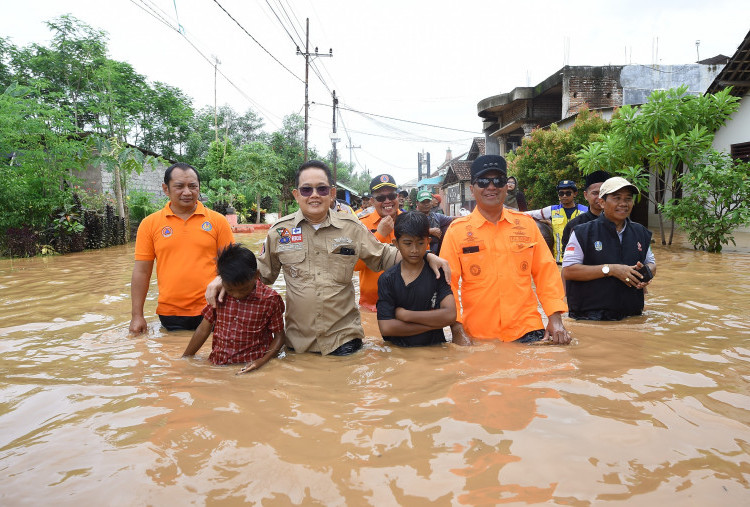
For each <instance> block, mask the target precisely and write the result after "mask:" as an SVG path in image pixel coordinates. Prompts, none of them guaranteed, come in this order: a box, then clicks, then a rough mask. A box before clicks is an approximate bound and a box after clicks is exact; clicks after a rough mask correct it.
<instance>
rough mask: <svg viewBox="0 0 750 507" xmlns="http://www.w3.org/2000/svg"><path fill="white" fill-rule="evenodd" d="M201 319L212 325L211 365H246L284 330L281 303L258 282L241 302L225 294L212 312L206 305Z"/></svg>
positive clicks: (267, 288)
mask: <svg viewBox="0 0 750 507" xmlns="http://www.w3.org/2000/svg"><path fill="white" fill-rule="evenodd" d="M202 315H203V318H204V319H206V320H207V321H209V322H210V323H211V324H214V331H213V332H214V336H213V339H212V341H211V355H209V356H208V359H209V361H211V362H212V363H214V364H230V363H246V362H248V361H255V360H256V359H260V358H261V357H263V356H264V355H266V353H267V352H268V349H269V348H270V346H271V342H272V341H273V333H279V332H281V331H283V329H284V301H282V299H281V296H279V294H278V293H277V292H276V291H275V290H273V289H271V288H270V287H267V286H266V285H264V284H263V283H261V282H260V281H258V282H257V283H256V285H255V290H253V292H251V293H250V295H248V296H247V297H245V298H242V299H236V298H233V297H232V296H230V295H229V294H227V295H225V296H224V302H223V303H219V304H218V306H217V307H216V308H214V307H212V306H211V305H206V307H205V308H204V309H203V313H202Z"/></svg>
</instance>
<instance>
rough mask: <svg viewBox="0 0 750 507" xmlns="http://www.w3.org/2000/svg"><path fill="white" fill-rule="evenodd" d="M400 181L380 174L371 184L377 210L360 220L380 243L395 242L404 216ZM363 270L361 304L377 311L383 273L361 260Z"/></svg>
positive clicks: (360, 279) (360, 274) (373, 206)
mask: <svg viewBox="0 0 750 507" xmlns="http://www.w3.org/2000/svg"><path fill="white" fill-rule="evenodd" d="M397 189H398V187H397V186H396V181H395V180H394V179H393V176H391V175H390V174H379V175H377V176H375V177H374V178H373V179H372V181H371V182H370V191H371V192H372V198H371V199H370V206H371V207H372V208H374V209H373V211H371V212H370V213H366V214H364V215H362V216H360V217H359V219H360V221H361V222H362V223H363V224H364V225H365V227H367V229H368V230H369V231H370V232H372V233H373V234H374V235H375V237H376V238H377V240H378V241H380V242H381V243H386V244H388V245H390V244H392V243H393V240H394V239H395V238H396V236H395V235H394V234H393V223H394V222H393V221H394V220H395V218H396V215H398V214H399V213H401V211H400V210H399V209H398V194H397V193H396V190H397ZM354 270H355V271H359V305H360V306H362V307H364V308H367V309H368V310H370V311H373V312H374V311H375V303H377V302H378V278H380V274H381V273H382V271H377V272H376V271H373V270H371V269H370V268H368V267H367V266H366V265H365V263H364V262H362V261H361V260H360V261H358V262H357V265H356V266H354Z"/></svg>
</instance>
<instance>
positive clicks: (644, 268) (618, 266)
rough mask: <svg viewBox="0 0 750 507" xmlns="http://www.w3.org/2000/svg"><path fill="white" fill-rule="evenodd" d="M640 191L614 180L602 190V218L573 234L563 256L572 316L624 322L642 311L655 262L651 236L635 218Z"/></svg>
mask: <svg viewBox="0 0 750 507" xmlns="http://www.w3.org/2000/svg"><path fill="white" fill-rule="evenodd" d="M637 193H638V189H637V188H636V187H635V186H634V185H632V184H631V183H630V182H628V181H627V180H626V179H625V178H621V177H619V176H616V177H614V178H609V179H608V180H607V181H605V182H604V183H602V186H601V187H600V189H599V204H600V205H601V207H602V210H603V211H602V213H601V214H600V215H599V218H597V219H596V220H593V221H591V222H588V223H585V224H583V225H579V226H577V227H576V228H575V229H573V232H572V233H571V234H570V240H569V241H568V246H567V247H566V248H565V256H564V258H563V277H564V278H565V279H566V280H568V282H569V283H568V292H567V295H568V307H569V315H570V317H572V318H574V319H584V320H620V319H622V318H624V317H628V316H630V315H640V314H641V313H642V312H643V303H644V299H643V295H644V288H645V287H646V286H647V285H648V284H649V283H651V278H652V277H653V275H654V274H655V273H656V260H655V259H654V254H653V252H651V247H650V245H651V232H650V231H649V230H648V229H646V228H645V227H643V226H642V225H640V224H637V223H635V222H633V221H631V220H630V212H631V211H632V210H633V196H634V195H635V194H637Z"/></svg>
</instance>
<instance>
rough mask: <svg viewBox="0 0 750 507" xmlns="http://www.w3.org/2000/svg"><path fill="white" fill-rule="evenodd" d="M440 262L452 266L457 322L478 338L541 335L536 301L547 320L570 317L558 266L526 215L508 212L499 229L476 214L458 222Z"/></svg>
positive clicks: (450, 230)
mask: <svg viewBox="0 0 750 507" xmlns="http://www.w3.org/2000/svg"><path fill="white" fill-rule="evenodd" d="M440 256H441V257H442V258H444V259H446V260H447V261H448V262H449V263H450V265H451V288H452V289H453V295H454V297H455V298H456V301H461V306H462V307H463V310H462V312H460V313H459V316H458V319H457V320H458V321H459V322H462V323H463V326H464V329H465V330H466V332H467V333H468V334H469V335H470V336H472V337H474V338H479V339H485V340H489V339H495V340H497V339H499V340H502V341H513V340H517V339H518V338H521V337H522V336H523V335H525V334H526V333H528V332H529V331H534V330H536V329H543V328H544V325H543V323H542V317H541V315H540V314H539V310H538V303H537V297H538V298H539V302H541V304H542V308H543V309H544V312H545V313H546V314H547V315H550V314H552V313H555V312H566V311H568V306H567V305H566V304H565V299H564V298H565V292H564V290H563V285H562V280H561V278H560V272H559V271H558V269H557V263H555V259H554V258H553V257H552V254H551V253H550V251H549V248H547V244H546V243H545V242H544V238H543V237H542V234H541V233H540V232H539V229H537V226H536V224H535V223H534V220H533V219H532V218H531V217H529V216H527V215H525V214H523V213H520V212H517V211H513V210H509V209H508V208H505V209H504V210H503V215H502V218H501V219H500V220H498V222H497V224H493V223H492V222H488V221H487V220H486V219H485V218H484V217H483V216H482V215H481V214H480V213H479V210H478V209H475V210H474V211H473V212H472V213H471V214H470V215H467V216H465V217H459V218H456V219H455V220H453V223H452V224H451V225H450V227H449V228H448V230H447V231H446V233H445V237H444V238H443V245H442V247H441V249H440ZM459 279H460V281H461V285H460V288H461V290H460V294H461V298H460V299H459V290H458V289H459ZM532 280H533V282H534V284H535V285H536V294H535V293H534V289H533V288H532Z"/></svg>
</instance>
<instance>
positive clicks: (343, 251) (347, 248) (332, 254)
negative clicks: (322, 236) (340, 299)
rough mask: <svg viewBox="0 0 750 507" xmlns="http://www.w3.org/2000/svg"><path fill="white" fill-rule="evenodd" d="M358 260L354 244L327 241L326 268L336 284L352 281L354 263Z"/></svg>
mask: <svg viewBox="0 0 750 507" xmlns="http://www.w3.org/2000/svg"><path fill="white" fill-rule="evenodd" d="M358 260H359V252H358V251H357V247H356V245H354V244H353V243H349V244H344V245H341V244H335V243H333V242H331V241H329V243H328V269H329V271H330V273H331V279H332V280H333V281H334V282H336V283H338V284H347V283H349V282H351V281H352V275H353V274H354V265H355V264H356V263H357V261H358Z"/></svg>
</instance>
